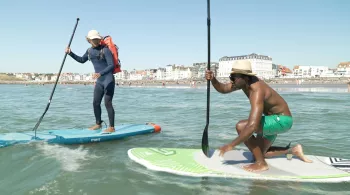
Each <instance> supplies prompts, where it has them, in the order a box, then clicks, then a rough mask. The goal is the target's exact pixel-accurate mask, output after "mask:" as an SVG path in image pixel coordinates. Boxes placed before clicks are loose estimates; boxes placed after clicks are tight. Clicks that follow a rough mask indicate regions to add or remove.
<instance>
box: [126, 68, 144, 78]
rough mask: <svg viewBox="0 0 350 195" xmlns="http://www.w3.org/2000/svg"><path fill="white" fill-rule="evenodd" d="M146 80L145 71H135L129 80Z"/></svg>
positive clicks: (131, 72)
mask: <svg viewBox="0 0 350 195" xmlns="http://www.w3.org/2000/svg"><path fill="white" fill-rule="evenodd" d="M145 78H146V71H144V70H135V69H134V70H133V71H130V74H129V80H142V79H145Z"/></svg>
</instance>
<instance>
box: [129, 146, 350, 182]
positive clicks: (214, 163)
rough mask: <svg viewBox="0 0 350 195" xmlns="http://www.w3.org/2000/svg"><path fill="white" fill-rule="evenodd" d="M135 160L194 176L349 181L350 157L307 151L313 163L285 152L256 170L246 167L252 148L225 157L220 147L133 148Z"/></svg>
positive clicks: (151, 167) (250, 157) (157, 167)
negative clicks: (205, 150) (208, 150)
mask: <svg viewBox="0 0 350 195" xmlns="http://www.w3.org/2000/svg"><path fill="white" fill-rule="evenodd" d="M128 156H129V158H130V159H131V160H133V161H135V162H137V163H139V164H141V165H143V166H145V167H147V168H149V169H151V170H155V171H163V172H168V173H172V174H178V175H184V176H191V177H223V178H243V179H257V180H280V181H300V182H323V183H334V182H349V181H350V160H348V159H340V158H332V157H325V156H314V155H306V156H307V157H308V158H309V159H310V160H312V161H313V162H312V163H306V162H303V161H301V160H300V159H298V158H296V157H293V158H292V159H291V160H288V159H287V158H286V157H285V156H280V157H274V158H268V159H266V161H267V163H268V165H269V170H267V171H263V172H259V173H253V172H249V171H245V170H244V169H243V168H242V167H243V166H244V165H247V164H251V161H252V157H253V156H252V154H251V152H248V151H244V150H232V151H229V152H226V153H225V155H224V156H223V157H220V156H219V151H218V150H215V151H211V156H210V158H207V157H206V156H205V155H204V154H203V152H202V150H200V149H185V148H182V149H181V148H132V149H130V150H128Z"/></svg>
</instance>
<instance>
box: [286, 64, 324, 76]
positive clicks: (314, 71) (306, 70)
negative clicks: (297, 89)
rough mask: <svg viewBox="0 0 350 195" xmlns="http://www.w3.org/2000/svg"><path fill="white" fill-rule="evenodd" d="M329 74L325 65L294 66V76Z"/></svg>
mask: <svg viewBox="0 0 350 195" xmlns="http://www.w3.org/2000/svg"><path fill="white" fill-rule="evenodd" d="M326 74H329V72H328V67H327V66H294V68H293V75H294V77H309V78H310V77H322V76H323V75H326Z"/></svg>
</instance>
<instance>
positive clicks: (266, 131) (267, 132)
mask: <svg viewBox="0 0 350 195" xmlns="http://www.w3.org/2000/svg"><path fill="white" fill-rule="evenodd" d="M260 124H261V126H262V129H263V137H265V138H266V139H267V140H269V141H270V142H271V143H273V142H274V141H275V139H276V137H277V134H280V133H285V132H287V131H288V130H289V129H290V128H292V125H293V118H292V117H291V116H285V115H268V116H262V117H261V121H260Z"/></svg>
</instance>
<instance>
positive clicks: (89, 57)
mask: <svg viewBox="0 0 350 195" xmlns="http://www.w3.org/2000/svg"><path fill="white" fill-rule="evenodd" d="M90 49H91V47H90V48H89V49H88V50H87V52H88V60H89V61H91V58H90Z"/></svg>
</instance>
